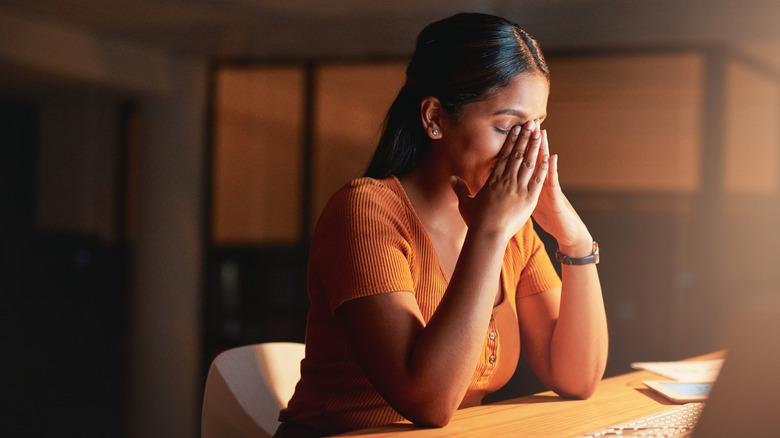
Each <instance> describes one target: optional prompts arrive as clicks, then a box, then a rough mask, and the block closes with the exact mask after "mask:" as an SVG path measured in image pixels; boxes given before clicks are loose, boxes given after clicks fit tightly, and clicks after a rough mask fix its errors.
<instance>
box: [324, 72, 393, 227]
mask: <svg viewBox="0 0 780 438" xmlns="http://www.w3.org/2000/svg"><path fill="white" fill-rule="evenodd" d="M405 70H406V63H405V62H398V63H388V64H370V65H369V64H366V65H364V64H350V65H328V66H322V67H320V68H319V69H318V70H317V79H316V84H317V94H316V98H315V102H316V110H315V111H316V112H315V136H314V142H315V146H314V151H315V153H314V160H313V162H314V175H313V200H312V202H313V206H312V215H313V218H312V223H313V224H315V223H316V221H317V218H318V217H319V215H320V212H322V208H323V207H324V206H325V203H326V202H327V201H328V199H330V196H331V195H332V194H333V192H335V191H336V190H338V188H339V187H341V186H342V185H344V184H345V183H347V182H348V181H350V180H351V179H353V178H357V177H360V176H362V175H363V172H364V171H365V169H366V167H367V165H368V161H369V160H370V159H371V155H372V154H373V152H374V149H375V148H376V143H377V141H378V140H379V134H380V132H381V128H382V123H383V122H384V118H385V114H386V113H387V110H388V109H389V108H390V104H391V103H393V99H395V96H396V94H398V90H400V89H401V86H403V83H404V79H405Z"/></svg>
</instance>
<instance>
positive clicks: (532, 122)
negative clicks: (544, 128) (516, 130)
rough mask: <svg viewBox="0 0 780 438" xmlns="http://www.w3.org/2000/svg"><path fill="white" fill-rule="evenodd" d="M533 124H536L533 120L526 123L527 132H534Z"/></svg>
mask: <svg viewBox="0 0 780 438" xmlns="http://www.w3.org/2000/svg"><path fill="white" fill-rule="evenodd" d="M535 122H536V121H535V120H531V121H530V122H528V126H527V127H528V130H529V131H533V130H534V126H535Z"/></svg>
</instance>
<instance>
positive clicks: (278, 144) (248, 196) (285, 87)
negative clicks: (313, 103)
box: [212, 67, 304, 245]
mask: <svg viewBox="0 0 780 438" xmlns="http://www.w3.org/2000/svg"><path fill="white" fill-rule="evenodd" d="M303 93H304V71H303V69H302V68H298V67H249V68H242V67H223V68H220V69H219V71H218V72H217V73H216V90H215V108H214V159H213V166H214V169H213V170H214V175H213V199H212V219H213V222H212V242H213V243H215V244H218V245H220V244H277V243H296V242H298V241H299V239H300V238H301V229H300V228H301V218H300V216H301V202H302V201H301V199H302V190H303V187H302V173H301V172H302V170H303V169H302V165H301V163H302V142H303V128H304V123H303V114H304V111H303V106H304V95H303Z"/></svg>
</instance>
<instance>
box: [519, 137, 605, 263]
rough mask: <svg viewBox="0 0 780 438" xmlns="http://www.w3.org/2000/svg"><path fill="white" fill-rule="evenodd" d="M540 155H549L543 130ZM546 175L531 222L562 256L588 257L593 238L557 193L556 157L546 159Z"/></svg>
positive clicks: (559, 187) (547, 143)
mask: <svg viewBox="0 0 780 438" xmlns="http://www.w3.org/2000/svg"><path fill="white" fill-rule="evenodd" d="M541 154H545V155H548V156H549V154H550V145H549V142H548V140H547V130H543V131H542V141H541ZM548 173H549V174H548V175H547V179H546V180H545V183H544V187H543V188H542V192H541V194H540V196H539V202H538V204H537V206H536V209H535V210H534V212H533V218H534V220H535V221H536V222H537V223H538V224H539V225H540V226H541V227H542V228H544V230H545V231H547V232H548V233H550V234H551V235H552V236H553V237H555V239H556V240H557V241H558V246H559V248H560V249H561V252H563V253H564V254H566V255H568V256H571V257H584V256H587V255H590V253H591V251H592V244H593V238H592V237H591V235H590V233H589V232H588V229H587V227H586V226H585V224H584V223H583V222H582V219H580V217H579V216H578V215H577V212H576V211H574V208H573V207H572V206H571V204H570V203H569V200H568V199H566V196H564V194H563V191H562V190H561V184H560V182H559V180H558V155H553V156H552V157H550V165H549V171H548Z"/></svg>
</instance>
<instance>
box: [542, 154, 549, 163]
mask: <svg viewBox="0 0 780 438" xmlns="http://www.w3.org/2000/svg"><path fill="white" fill-rule="evenodd" d="M549 160H550V156H549V155H547V154H544V156H543V157H542V162H543V163H546V162H547V161H549Z"/></svg>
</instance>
